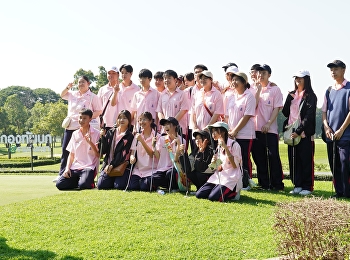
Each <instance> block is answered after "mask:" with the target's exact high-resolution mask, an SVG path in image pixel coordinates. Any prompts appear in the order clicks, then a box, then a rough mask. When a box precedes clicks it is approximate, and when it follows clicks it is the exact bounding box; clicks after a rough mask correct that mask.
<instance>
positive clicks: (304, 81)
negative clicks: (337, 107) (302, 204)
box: [282, 70, 317, 196]
mask: <svg viewBox="0 0 350 260" xmlns="http://www.w3.org/2000/svg"><path fill="white" fill-rule="evenodd" d="M293 77H294V78H295V79H294V86H295V87H294V90H293V91H291V92H289V94H288V96H287V99H286V101H285V103H284V106H283V109H282V113H283V115H284V116H285V117H287V119H286V120H285V122H284V124H283V129H285V126H286V125H290V124H292V123H293V122H295V121H296V120H297V119H298V118H299V119H300V125H299V127H298V128H296V129H295V131H294V132H293V133H292V134H291V138H296V137H298V136H301V141H300V143H299V144H297V145H295V146H290V145H288V160H289V169H290V176H291V180H292V182H293V184H294V189H293V190H292V191H291V192H290V193H291V194H300V195H304V196H305V195H309V194H311V193H312V191H313V188H314V152H315V143H314V134H315V128H316V105H317V97H316V95H315V93H314V91H313V89H312V86H311V79H310V73H309V72H308V71H306V70H302V71H298V72H297V73H295V74H294V76H293ZM300 108H301V110H300ZM299 110H300V113H299Z"/></svg>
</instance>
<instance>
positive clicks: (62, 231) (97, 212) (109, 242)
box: [0, 175, 331, 260]
mask: <svg viewBox="0 0 350 260" xmlns="http://www.w3.org/2000/svg"><path fill="white" fill-rule="evenodd" d="M51 180H52V176H27V175H24V176H8V175H0V182H1V184H2V189H0V198H1V206H0V212H1V214H0V223H1V224H0V258H1V259H6V260H7V259H11V260H12V259H65V260H67V259H252V258H254V259H266V258H269V257H274V256H277V255H278V252H277V251H276V243H278V241H276V239H275V235H276V234H275V233H274V231H273V229H272V226H273V223H274V217H273V214H274V212H275V205H276V203H277V202H282V201H294V200H299V199H301V198H300V197H299V196H291V195H290V194H289V193H288V192H289V191H290V190H291V189H292V185H291V183H290V181H288V180H285V184H286V191H285V192H279V193H274V192H267V191H259V190H252V191H242V193H241V200H240V201H238V202H230V203H218V202H210V201H207V200H198V199H196V198H195V197H194V196H190V197H188V198H186V197H184V194H181V193H174V194H166V195H164V196H162V195H159V194H157V193H148V192H123V191H116V190H111V191H98V190H86V191H67V192H59V191H57V190H56V188H55V186H54V184H53V183H52V182H51ZM314 195H316V196H322V195H323V196H325V197H329V196H330V195H331V182H320V181H319V182H316V183H315V192H314Z"/></svg>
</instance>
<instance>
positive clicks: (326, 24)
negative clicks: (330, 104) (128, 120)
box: [0, 0, 350, 107]
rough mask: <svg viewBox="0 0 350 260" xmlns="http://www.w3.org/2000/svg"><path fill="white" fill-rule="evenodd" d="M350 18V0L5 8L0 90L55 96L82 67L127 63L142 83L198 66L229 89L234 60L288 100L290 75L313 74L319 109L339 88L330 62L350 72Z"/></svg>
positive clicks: (15, 4)
mask: <svg viewBox="0 0 350 260" xmlns="http://www.w3.org/2000/svg"><path fill="white" fill-rule="evenodd" d="M349 9H350V1H346V0H343V1H341V0H334V1H326V0H320V1H316V0H309V1H305V0H304V1H302V0H293V1H281V0H280V1H275V0H271V1H255V0H251V1H236V0H231V1H230V0H223V1H208V0H203V1H198V0H193V1H190V0H187V1H185V0H177V1H165V0H164V1H160V0H148V1H141V0H128V1H119V0H115V1H108V0H99V1H89V0H87V1H80V0H76V1H75V0H70V1H67V0H61V1H56V0H52V1H40V0H33V1H23V0H13V1H6V0H0V24H1V25H0V35H1V40H0V73H1V80H0V89H2V88H5V87H7V86H11V85H20V86H26V87H30V88H39V87H40V88H42V87H44V88H51V89H53V90H54V91H56V92H58V93H59V92H60V91H61V90H62V89H63V88H64V87H65V86H66V85H67V84H68V82H71V81H72V79H73V75H74V73H75V72H76V71H77V70H78V69H79V68H83V69H85V70H89V69H90V70H92V71H93V72H95V73H97V72H98V66H100V65H102V66H104V67H106V68H108V67H111V66H113V65H116V66H120V65H121V64H123V63H128V64H131V65H132V66H133V67H134V75H133V78H132V79H133V81H134V82H136V83H138V76H137V75H138V72H139V71H140V70H141V69H143V68H148V69H150V70H151V71H152V72H153V73H154V72H156V71H158V70H163V71H164V70H167V69H174V70H175V71H177V72H178V74H184V73H187V72H190V71H193V67H194V65H196V64H198V63H203V64H205V65H207V66H208V67H209V70H211V71H212V72H213V74H214V79H215V80H219V81H223V80H224V73H223V70H222V69H221V66H222V65H224V64H226V63H227V62H229V61H231V62H235V63H237V64H238V66H239V68H240V70H242V71H243V72H245V73H248V72H249V69H250V67H251V65H252V64H254V63H266V64H268V65H270V66H271V68H272V76H271V80H272V81H274V82H275V83H276V84H277V85H278V86H279V87H280V88H281V90H282V93H283V95H284V97H285V96H286V95H287V92H288V90H292V89H293V78H292V75H293V73H294V72H295V71H297V70H299V69H307V70H309V71H310V73H311V80H312V83H313V88H314V90H315V92H316V94H317V96H318V99H319V102H318V106H319V107H320V106H321V104H322V100H323V94H324V92H325V90H326V89H327V87H328V86H329V85H330V84H332V83H333V81H332V78H331V77H330V73H329V69H328V68H327V67H326V65H327V63H328V62H330V61H332V60H334V59H341V60H342V61H344V62H345V64H347V65H348V66H349V67H350V50H349V19H348V18H347V17H346V16H347V15H346V14H347V10H349ZM347 75H348V72H347V73H346V76H347ZM348 78H349V79H350V77H348Z"/></svg>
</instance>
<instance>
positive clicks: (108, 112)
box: [97, 66, 119, 131]
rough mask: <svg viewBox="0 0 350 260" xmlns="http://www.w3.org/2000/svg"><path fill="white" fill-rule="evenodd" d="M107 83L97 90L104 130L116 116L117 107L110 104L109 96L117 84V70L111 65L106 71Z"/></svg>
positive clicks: (111, 124) (111, 123) (110, 96)
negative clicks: (102, 111) (103, 111)
mask: <svg viewBox="0 0 350 260" xmlns="http://www.w3.org/2000/svg"><path fill="white" fill-rule="evenodd" d="M107 79H108V84H106V85H105V86H103V87H102V88H100V89H99V90H98V93H97V96H98V97H99V98H100V99H101V101H102V107H103V109H105V113H104V115H103V122H104V123H105V124H106V131H108V130H109V129H111V128H112V127H113V125H114V123H115V120H116V118H117V108H116V107H115V106H112V104H111V98H112V95H113V92H114V89H115V88H116V87H117V86H118V85H119V70H118V68H117V67H115V66H113V67H112V68H111V69H110V70H108V71H107Z"/></svg>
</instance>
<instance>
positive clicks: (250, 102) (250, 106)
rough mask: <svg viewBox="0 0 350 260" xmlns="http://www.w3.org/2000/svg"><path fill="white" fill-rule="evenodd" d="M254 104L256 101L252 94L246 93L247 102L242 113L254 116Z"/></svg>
mask: <svg viewBox="0 0 350 260" xmlns="http://www.w3.org/2000/svg"><path fill="white" fill-rule="evenodd" d="M255 106H256V101H255V98H254V96H253V95H252V94H250V95H247V104H246V107H245V111H244V115H245V116H247V115H248V116H255Z"/></svg>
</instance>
